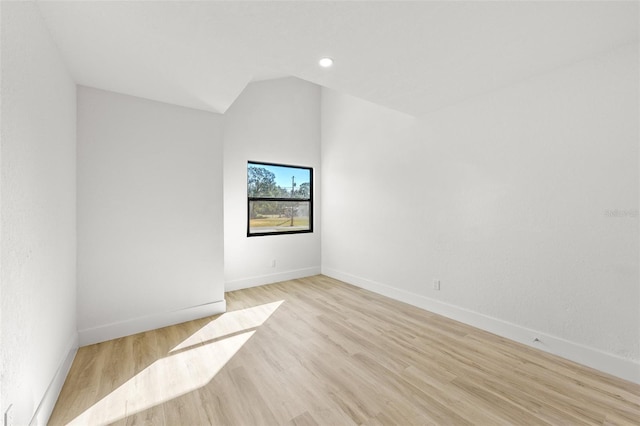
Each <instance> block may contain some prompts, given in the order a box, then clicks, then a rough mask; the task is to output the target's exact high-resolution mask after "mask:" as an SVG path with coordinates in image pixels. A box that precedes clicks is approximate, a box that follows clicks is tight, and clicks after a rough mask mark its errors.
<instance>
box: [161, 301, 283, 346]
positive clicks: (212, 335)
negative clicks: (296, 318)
mask: <svg viewBox="0 0 640 426" xmlns="http://www.w3.org/2000/svg"><path fill="white" fill-rule="evenodd" d="M283 302H284V300H279V301H277V302H272V303H265V304H264V305H259V306H253V307H251V308H246V309H240V310H237V311H232V312H227V313H225V314H222V315H221V316H220V317H218V318H217V319H216V320H215V321H211V322H210V323H208V324H207V325H205V326H204V327H202V328H201V329H200V330H198V331H197V332H196V333H193V334H192V335H191V336H189V338H187V339H185V340H184V341H183V342H182V343H180V344H179V345H177V346H176V347H175V348H173V349H171V352H175V351H179V350H182V349H185V348H188V347H190V346H194V345H198V344H200V343H203V342H209V341H212V340H215V339H219V338H221V337H224V336H229V335H232V334H234V333H238V332H241V331H243V330H248V329H251V328H255V327H259V326H261V325H262V324H264V322H265V321H266V320H267V319H268V318H269V317H270V316H271V314H273V313H274V312H275V311H276V309H278V308H279V307H280V305H281V304H282V303H283Z"/></svg>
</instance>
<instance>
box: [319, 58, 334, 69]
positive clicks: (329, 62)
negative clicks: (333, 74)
mask: <svg viewBox="0 0 640 426" xmlns="http://www.w3.org/2000/svg"><path fill="white" fill-rule="evenodd" d="M318 64H319V65H320V66H321V67H322V68H329V67H330V66H331V65H333V59H331V58H322V59H320V61H318Z"/></svg>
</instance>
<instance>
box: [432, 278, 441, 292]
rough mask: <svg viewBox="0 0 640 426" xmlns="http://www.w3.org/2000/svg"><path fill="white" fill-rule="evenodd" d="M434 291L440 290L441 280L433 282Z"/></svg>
mask: <svg viewBox="0 0 640 426" xmlns="http://www.w3.org/2000/svg"><path fill="white" fill-rule="evenodd" d="M433 289H434V290H440V280H433Z"/></svg>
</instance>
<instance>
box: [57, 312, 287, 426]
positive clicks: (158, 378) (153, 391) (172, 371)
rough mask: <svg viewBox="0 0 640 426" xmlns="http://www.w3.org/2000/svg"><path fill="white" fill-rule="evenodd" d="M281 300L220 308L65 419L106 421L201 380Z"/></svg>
mask: <svg viewBox="0 0 640 426" xmlns="http://www.w3.org/2000/svg"><path fill="white" fill-rule="evenodd" d="M282 302H283V301H279V302H274V303H269V304H265V305H260V306H255V307H252V308H247V309H243V310H240V311H234V312H228V313H225V314H222V315H221V316H219V317H218V318H216V319H214V320H212V321H211V322H210V323H209V324H207V325H206V326H205V327H203V328H202V329H200V330H198V331H197V332H196V333H194V334H193V335H191V336H189V337H188V338H187V339H185V340H184V341H183V342H182V343H180V344H179V345H177V346H176V347H174V348H173V349H172V350H171V351H170V353H169V354H168V355H167V356H166V357H165V358H161V359H159V360H157V361H155V362H154V363H153V364H151V365H149V366H148V367H147V368H145V369H144V370H142V371H141V372H140V373H138V374H136V375H135V376H134V377H132V378H131V379H129V380H128V381H127V382H125V383H123V384H122V385H121V386H120V387H118V388H117V389H115V390H114V391H113V392H111V393H110V394H108V395H107V396H105V397H104V398H102V399H101V400H100V401H98V402H97V403H96V404H94V405H92V406H91V407H90V408H88V409H87V410H86V411H84V412H83V413H82V414H81V415H79V416H78V417H76V418H75V419H74V420H73V421H72V422H70V423H69V424H70V425H87V424H91V425H98V424H109V423H112V422H115V421H118V420H120V419H123V418H125V417H127V416H130V415H132V414H135V413H139V412H141V411H144V410H147V409H149V408H151V407H154V406H156V405H159V404H162V403H163V402H166V401H169V400H171V399H174V398H177V397H179V396H181V395H184V394H187V393H189V392H192V391H194V390H196V389H199V388H201V387H203V386H205V385H206V384H207V383H209V382H210V381H211V380H212V379H213V378H214V377H215V375H216V374H217V373H218V372H219V371H220V370H221V369H222V368H223V367H224V366H225V365H226V364H227V362H229V360H230V359H231V358H233V356H234V355H235V354H236V353H237V352H238V351H239V350H240V348H242V346H243V345H244V344H245V343H246V342H247V341H248V340H249V339H250V338H251V336H253V334H254V333H255V332H256V330H255V328H256V327H258V326H260V325H262V324H264V322H265V321H266V320H267V319H268V318H269V317H270V316H271V314H273V312H275V310H276V309H278V307H279V306H280V305H281V304H282ZM247 330H249V331H247Z"/></svg>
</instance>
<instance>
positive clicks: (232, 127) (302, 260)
mask: <svg viewBox="0 0 640 426" xmlns="http://www.w3.org/2000/svg"><path fill="white" fill-rule="evenodd" d="M224 123H225V126H224V228H225V232H224V245H225V265H224V268H225V280H226V289H227V290H228V291H229V290H234V289H238V288H245V287H250V286H255V285H261V284H266V283H271V282H276V281H281V280H286V279H292V278H298V277H303V276H309V275H314V274H317V273H319V272H320V214H319V210H320V209H319V205H320V197H319V195H318V194H319V187H320V184H319V180H320V170H319V166H320V88H319V87H318V86H316V85H314V84H311V83H308V82H305V81H302V80H298V79H296V78H285V79H278V80H271V81H263V82H257V83H252V84H249V85H248V86H247V88H246V89H245V90H244V92H242V94H241V95H240V97H239V98H238V99H237V100H236V101H235V103H234V104H233V105H232V106H231V108H229V109H228V110H227V112H226V113H225V115H224ZM249 160H253V161H264V162H273V163H282V164H291V165H299V166H310V167H313V168H314V172H315V174H314V185H315V187H314V191H315V201H314V202H315V205H314V207H315V211H314V232H313V233H309V234H292V235H269V236H262V237H251V238H248V237H247V161H249ZM273 260H275V261H276V266H275V267H272V261H273Z"/></svg>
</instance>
